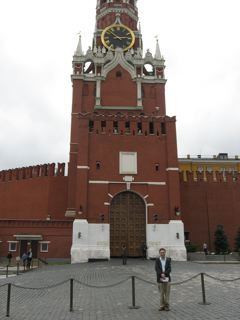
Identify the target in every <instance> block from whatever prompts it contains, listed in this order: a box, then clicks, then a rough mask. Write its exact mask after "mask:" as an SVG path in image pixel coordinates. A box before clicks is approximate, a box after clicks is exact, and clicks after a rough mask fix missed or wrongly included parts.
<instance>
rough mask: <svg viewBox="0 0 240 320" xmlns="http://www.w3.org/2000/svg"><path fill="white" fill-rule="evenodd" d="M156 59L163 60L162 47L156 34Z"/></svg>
mask: <svg viewBox="0 0 240 320" xmlns="http://www.w3.org/2000/svg"><path fill="white" fill-rule="evenodd" d="M155 59H157V60H161V59H162V55H161V51H160V47H159V42H158V37H157V36H156V51H155Z"/></svg>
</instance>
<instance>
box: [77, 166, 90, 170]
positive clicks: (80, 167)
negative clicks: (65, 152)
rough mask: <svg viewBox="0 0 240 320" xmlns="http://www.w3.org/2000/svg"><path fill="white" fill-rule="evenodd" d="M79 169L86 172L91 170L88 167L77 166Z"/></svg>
mask: <svg viewBox="0 0 240 320" xmlns="http://www.w3.org/2000/svg"><path fill="white" fill-rule="evenodd" d="M77 168H78V169H85V170H89V169H90V167H88V166H77Z"/></svg>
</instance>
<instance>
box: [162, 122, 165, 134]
mask: <svg viewBox="0 0 240 320" xmlns="http://www.w3.org/2000/svg"><path fill="white" fill-rule="evenodd" d="M161 134H166V125H165V123H164V122H162V123H161Z"/></svg>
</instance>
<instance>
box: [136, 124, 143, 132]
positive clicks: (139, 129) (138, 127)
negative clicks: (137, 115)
mask: <svg viewBox="0 0 240 320" xmlns="http://www.w3.org/2000/svg"><path fill="white" fill-rule="evenodd" d="M137 129H138V134H142V122H138V124H137Z"/></svg>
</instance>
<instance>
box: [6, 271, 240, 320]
mask: <svg viewBox="0 0 240 320" xmlns="http://www.w3.org/2000/svg"><path fill="white" fill-rule="evenodd" d="M199 276H201V288H202V302H200V304H203V305H208V304H210V303H208V302H207V301H206V294H205V282H204V276H206V277H209V278H211V279H214V280H217V281H223V282H226V281H229V282H230V281H231V282H233V281H238V280H240V277H239V278H235V279H220V278H217V277H214V276H211V275H209V274H206V273H203V272H202V273H198V274H196V275H194V276H192V277H191V278H188V279H185V280H183V281H180V282H172V283H171V285H172V286H174V285H181V284H184V283H187V282H189V281H191V280H193V279H196V278H197V277H199ZM129 279H132V281H131V286H132V289H131V291H132V305H131V306H129V308H131V309H138V308H140V307H139V306H136V302H135V279H137V280H139V281H142V282H144V283H147V284H150V285H156V282H153V281H150V280H146V279H142V278H141V277H139V276H137V275H134V276H128V277H127V278H125V279H123V280H120V281H118V282H115V283H112V284H109V285H92V284H88V283H85V282H83V281H80V280H77V279H73V278H71V279H67V280H64V281H62V282H59V283H56V284H53V285H51V286H45V287H38V288H36V287H24V286H20V285H17V284H14V283H5V284H3V285H0V288H1V287H4V286H7V312H6V317H9V316H10V301H11V287H12V286H13V287H15V288H19V289H25V290H47V289H51V288H56V287H58V286H61V285H63V284H65V283H68V282H69V281H70V308H69V311H70V312H73V292H74V291H73V283H74V281H75V282H76V283H78V284H80V285H82V286H85V287H88V288H94V289H98V288H99V289H102V288H111V287H115V286H118V285H121V284H123V283H125V282H127V281H128V280H129Z"/></svg>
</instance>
